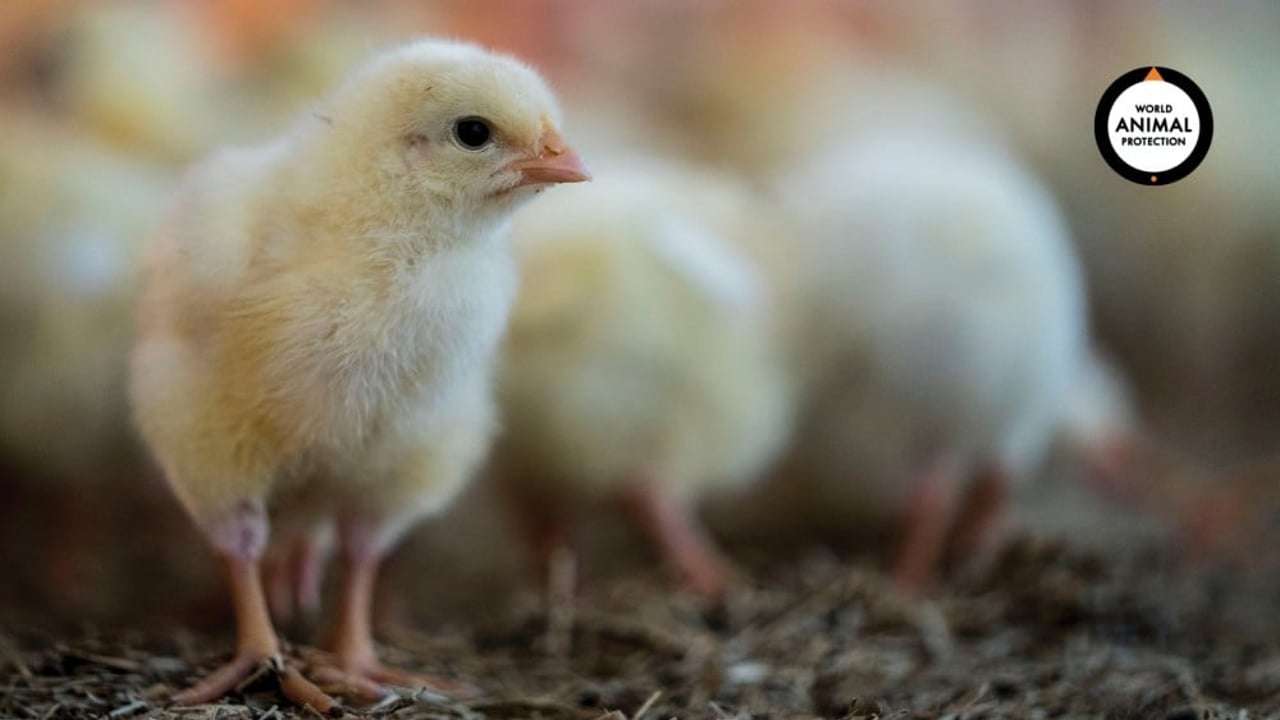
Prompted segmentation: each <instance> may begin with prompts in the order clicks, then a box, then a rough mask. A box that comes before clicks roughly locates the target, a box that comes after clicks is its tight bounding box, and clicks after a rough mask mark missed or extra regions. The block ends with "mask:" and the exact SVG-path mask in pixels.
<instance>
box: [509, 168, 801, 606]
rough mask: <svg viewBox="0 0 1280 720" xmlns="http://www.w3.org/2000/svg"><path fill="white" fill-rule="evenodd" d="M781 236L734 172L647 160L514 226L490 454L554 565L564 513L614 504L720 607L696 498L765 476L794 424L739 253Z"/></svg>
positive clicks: (720, 586)
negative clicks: (512, 303)
mask: <svg viewBox="0 0 1280 720" xmlns="http://www.w3.org/2000/svg"><path fill="white" fill-rule="evenodd" d="M770 231H771V226H770V224H769V222H768V219H767V218H764V217H762V213H761V212H760V211H759V208H758V204H756V203H755V201H754V199H753V198H752V197H751V196H750V195H749V194H747V193H746V192H744V191H743V189H742V188H740V187H738V186H737V185H735V184H733V183H732V182H730V181H729V180H727V179H726V178H723V177H719V176H716V175H712V174H708V173H701V172H697V171H694V170H692V169H689V168H684V167H680V166H677V165H667V164H660V163H646V162H644V161H641V160H635V159H633V160H628V161H623V162H619V163H618V164H617V165H616V166H614V171H613V172H607V171H605V172H601V173H600V180H598V181H597V182H595V183H593V184H592V185H591V186H583V187H577V188H573V189H571V190H569V191H566V192H561V193H558V194H557V195H556V196H555V197H553V198H549V199H548V201H547V202H544V203H540V204H538V205H536V206H534V207H532V208H529V209H528V210H527V211H524V212H523V213H522V214H521V215H520V216H519V217H518V218H517V221H516V226H515V233H514V237H515V245H516V249H517V253H518V256H519V258H520V262H521V269H522V285H521V289H520V295H519V298H518V300H517V303H516V309H515V311H514V314H513V316H512V324H511V328H510V334H509V336H508V339H507V342H506V346H505V353H504V356H503V358H504V359H503V367H502V375H501V382H500V398H501V401H502V407H503V412H504V415H503V418H504V420H503V423H504V432H503V433H502V434H501V436H500V439H499V443H498V449H497V451H496V456H497V464H498V468H499V469H498V472H499V476H500V477H501V479H502V480H503V481H504V482H505V483H506V485H505V487H506V488H508V489H509V490H510V491H511V493H512V495H513V497H514V499H515V505H516V507H518V508H519V509H520V510H521V512H522V514H523V519H524V520H525V521H527V529H528V530H529V532H530V534H531V536H532V540H533V542H534V544H535V546H538V547H539V548H540V551H541V553H542V557H541V558H540V559H541V560H542V561H543V562H544V563H549V561H550V557H551V555H552V553H553V552H554V551H555V549H557V547H563V546H564V544H565V538H564V536H563V532H562V529H561V519H562V516H563V515H564V514H566V513H569V512H573V511H578V512H583V511H585V510H587V509H588V508H593V507H594V508H598V507H599V505H600V504H601V503H602V502H616V503H619V504H620V505H621V506H622V507H623V508H625V509H626V510H627V511H628V512H629V514H630V515H631V516H632V517H633V519H634V520H635V522H636V523H637V524H638V526H639V527H640V529H641V530H642V531H643V532H644V533H645V534H646V535H647V536H648V538H649V539H650V540H651V541H652V542H653V543H654V544H655V546H657V547H658V548H659V550H660V552H661V554H662V555H663V556H664V558H665V559H666V560H667V561H668V562H669V563H670V564H671V566H672V567H673V568H674V569H675V570H677V571H678V572H679V573H680V575H681V576H682V578H683V579H684V582H685V584H686V585H687V587H688V588H689V589H690V590H691V591H692V592H693V593H695V594H696V595H697V596H699V597H700V598H702V599H704V600H709V601H715V600H716V599H718V598H720V597H721V595H722V594H723V592H724V591H725V587H726V582H727V576H726V569H725V566H724V562H723V561H722V560H721V559H720V557H719V554H718V553H717V551H716V550H715V549H714V547H713V545H712V544H711V542H710V541H709V539H708V538H707V537H706V536H705V534H704V532H703V531H702V529H701V527H700V525H699V523H698V522H697V520H696V518H695V516H694V512H693V508H694V505H695V503H697V501H699V500H700V499H702V498H703V497H705V496H706V495H707V494H708V493H710V492H712V491H714V490H717V489H723V488H733V487H737V486H741V485H743V484H744V483H746V482H749V481H750V480H752V479H753V478H755V477H757V476H759V474H760V473H761V471H762V470H763V469H764V466H765V465H766V464H767V463H768V462H769V461H770V460H771V459H772V458H773V457H774V456H775V454H776V453H777V452H778V450H779V449H780V448H781V446H782V443H783V442H784V440H785V439H786V437H787V433H788V429H789V425H790V423H789V420H790V415H791V412H790V410H791V403H790V392H789V388H788V383H787V377H786V375H785V373H784V367H783V365H782V363H781V358H780V356H779V353H778V342H777V337H776V336H775V335H774V332H775V325H774V318H773V315H772V307H771V306H772V304H773V302H772V298H771V296H770V290H769V287H768V285H767V284H766V282H765V279H764V278H763V277H762V275H761V272H760V269H759V268H758V267H756V266H755V265H754V264H753V261H752V259H751V258H750V257H749V256H748V255H747V254H746V253H744V252H743V250H742V249H741V248H742V247H744V246H745V245H744V243H746V242H747V239H748V238H749V236H751V235H753V234H758V235H759V236H760V239H761V240H763V241H769V242H781V237H780V234H770ZM544 569H547V568H545V567H544Z"/></svg>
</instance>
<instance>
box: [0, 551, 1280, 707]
mask: <svg viewBox="0 0 1280 720" xmlns="http://www.w3.org/2000/svg"><path fill="white" fill-rule="evenodd" d="M749 575H750V577H752V578H755V579H754V580H749V581H747V582H745V583H744V584H743V586H742V587H740V588H739V590H738V591H737V592H735V593H734V594H733V595H732V596H731V597H730V598H729V600H728V602H727V603H726V605H725V607H724V608H723V609H722V610H720V611H716V612H705V611H703V610H700V609H699V608H697V607H695V606H694V605H692V604H691V602H690V601H689V600H687V599H684V598H683V597H682V596H681V595H680V594H679V593H674V592H672V591H671V589H670V585H669V582H668V579H667V578H666V577H664V576H662V575H660V574H658V573H644V574H642V575H641V576H636V575H634V574H632V575H631V576H630V577H623V578H619V579H616V580H612V581H608V582H605V583H602V584H600V585H598V586H597V588H596V591H595V592H590V593H587V594H586V595H585V596H584V597H583V598H582V599H581V600H580V602H579V603H578V604H577V608H576V616H575V617H573V618H564V617H557V618H554V619H553V620H554V622H553V623H552V624H559V625H561V626H563V625H564V624H565V621H566V620H571V621H572V622H571V624H572V627H573V630H572V633H571V637H569V639H568V644H569V646H570V647H569V650H568V652H567V653H561V654H559V655H557V654H554V653H550V652H549V651H548V645H547V642H548V640H549V639H554V638H555V637H556V636H555V634H554V633H552V634H551V635H550V636H549V635H548V619H547V617H546V616H545V614H544V613H543V612H542V611H541V610H539V609H538V607H539V603H537V602H534V601H532V599H531V598H526V600H528V602H525V603H516V604H515V605H516V606H520V605H523V607H508V608H507V609H505V610H503V611H501V612H498V613H496V614H495V615H494V616H493V617H492V618H491V621H489V622H484V623H476V624H470V625H468V626H465V627H454V628H452V629H448V628H446V629H440V630H437V631H435V632H433V633H432V635H431V636H429V637H428V636H423V635H419V634H415V633H409V632H397V633H394V637H388V638H387V639H388V640H389V641H390V643H389V644H388V646H386V647H385V651H386V659H387V660H389V661H390V662H392V663H395V664H398V665H401V666H404V667H408V668H414V669H419V670H422V671H426V672H430V673H434V674H438V675H443V676H451V677H456V678H460V679H463V680H465V681H467V682H469V683H471V684H473V685H475V686H476V687H477V688H478V690H479V695H478V697H477V698H476V699H473V700H469V701H465V702H451V701H448V700H445V699H443V698H439V697H434V696H431V695H427V694H421V693H419V694H417V695H405V696H401V697H394V698H390V699H388V700H387V701H385V702H383V703H381V704H379V705H377V706H374V707H372V708H367V709H364V710H353V711H352V712H353V713H355V714H357V715H367V716H369V717H394V718H404V719H410V718H465V719H468V720H469V719H471V718H583V719H589V718H611V719H612V718H617V719H619V720H623V719H625V718H631V719H632V720H635V719H637V718H641V717H644V718H649V719H650V720H657V719H659V718H669V717H681V718H717V719H724V718H775V717H776V718H783V717H788V718H790V717H796V718H798V717H831V718H868V719H870V718H933V717H953V718H979V717H1011V718H1056V717H1105V718H1168V719H1169V720H1173V719H1175V718H1176V719H1179V720H1183V719H1185V720H1192V719H1193V718H1241V719H1243V718H1246V717H1247V718H1260V717H1280V642H1278V641H1280V628H1277V627H1276V623H1280V617H1276V616H1275V613H1273V612H1271V610H1272V609H1273V608H1274V607H1276V605H1275V602H1274V600H1275V599H1276V598H1277V597H1280V595H1278V594H1276V593H1275V588H1274V587H1269V586H1268V585H1267V582H1268V581H1266V580H1262V581H1258V582H1256V583H1252V584H1250V583H1246V582H1245V581H1244V580H1243V579H1242V578H1241V577H1239V576H1238V575H1236V574H1232V573H1219V574H1217V575H1214V574H1203V573H1201V574H1192V573H1188V572H1185V571H1183V570H1182V569H1179V568H1177V567H1175V566H1174V564H1173V563H1172V561H1171V560H1170V558H1169V557H1167V556H1166V555H1165V553H1164V552H1163V551H1161V550H1158V549H1153V548H1130V549H1129V550H1127V551H1123V552H1114V551H1113V552H1108V553H1107V554H1105V555H1103V554H1100V553H1098V552H1095V551H1090V550H1082V549H1075V548H1074V546H1069V545H1068V544H1066V543H1064V542H1059V541H1046V540H1031V539H1028V538H1022V539H1018V540H1015V541H1014V542H1013V543H1012V544H1011V545H1010V546H1009V547H1008V549H1007V550H1006V551H1005V552H1004V554H1003V555H1002V556H1001V557H1000V559H999V560H998V561H997V562H996V563H995V564H994V565H992V566H991V567H990V568H989V569H988V570H986V571H985V572H983V573H980V574H975V575H973V576H971V577H970V578H969V579H967V580H960V581H957V582H954V583H952V584H950V585H949V586H948V587H947V588H946V589H945V590H943V591H941V592H940V593H938V594H937V595H936V596H935V598H934V599H933V600H932V601H929V602H915V601H910V600H908V599H905V598H902V597H900V596H898V595H897V594H896V593H895V592H894V591H893V590H892V589H891V588H890V587H889V585H888V584H887V583H886V581H885V580H884V578H883V576H882V575H880V574H878V573H876V572H874V571H872V570H870V569H868V568H865V567H861V566H858V565H851V564H849V563H847V562H844V561H841V560H838V559H835V558H834V557H832V556H830V555H827V554H824V553H821V552H815V553H811V554H810V555H808V556H807V557H806V558H805V559H803V560H802V561H798V562H789V563H783V562H779V561H778V559H777V558H774V559H773V560H771V561H768V562H767V563H766V564H763V565H760V566H758V567H753V568H752V570H751V572H750V573H749ZM6 627H8V628H10V629H9V630H8V631H7V632H6V633H5V636H4V637H3V638H0V716H2V717H5V718H137V717H150V718H199V719H201V720H204V719H212V718H222V719H223V720H233V719H238V718H245V719H249V718H254V719H261V720H272V719H280V718H301V717H314V714H312V713H307V712H306V711H299V710H296V709H294V708H291V707H289V706H288V705H287V704H286V703H285V702H284V701H283V699H282V698H281V697H280V696H279V695H278V694H277V692H276V690H275V688H274V685H273V683H272V681H271V679H270V678H263V679H261V680H259V681H258V682H256V683H254V684H252V685H250V686H249V687H247V688H245V689H244V692H243V693H241V694H239V695H236V696H234V697H231V698H228V699H227V700H226V701H225V702H224V703H221V704H218V705H211V706H202V707H194V708H172V707H168V706H167V705H166V701H165V698H166V697H167V695H168V694H169V693H170V692H172V691H173V690H174V689H175V688H180V687H182V686H184V685H185V684H187V683H189V682H191V681H192V680H193V679H195V678H197V677H198V676H199V675H200V674H201V673H202V672H203V671H204V670H207V669H208V668H211V667H213V666H214V665H216V664H217V663H218V662H220V661H221V660H224V659H225V658H226V657H227V654H228V652H229V650H230V642H231V638H230V636H229V634H214V635H210V636H202V635H195V634H192V633H191V632H188V631H183V630H178V631H168V630H165V629H162V628H149V629H148V631H147V632H138V631H135V632H128V633H117V632H112V633H107V632H100V631H94V630H91V629H89V630H87V629H81V630H79V631H76V632H73V633H60V634H56V635H54V634H50V633H48V632H43V631H41V630H40V629H39V623H38V622H37V623H34V624H32V623H29V622H28V623H23V624H21V625H19V624H17V623H15V622H8V623H7V624H6ZM559 641H560V642H561V643H563V642H565V638H563V637H561V638H560V639H559Z"/></svg>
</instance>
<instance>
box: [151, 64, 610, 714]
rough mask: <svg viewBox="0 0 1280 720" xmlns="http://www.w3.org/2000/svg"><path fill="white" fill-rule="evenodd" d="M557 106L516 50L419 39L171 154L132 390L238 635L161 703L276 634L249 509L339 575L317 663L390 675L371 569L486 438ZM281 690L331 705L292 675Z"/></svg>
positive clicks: (253, 657)
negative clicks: (207, 151) (277, 123)
mask: <svg viewBox="0 0 1280 720" xmlns="http://www.w3.org/2000/svg"><path fill="white" fill-rule="evenodd" d="M559 122H560V111H559V109H558V106H557V103H556V100H555V98H554V97H553V95H552V93H551V91H550V90H549V89H548V87H547V86H546V84H545V83H544V82H543V80H542V79H541V78H540V77H539V76H538V75H537V74H536V73H535V72H534V71H533V70H531V69H530V68H528V67H527V66H525V65H523V64H521V63H519V62H517V61H515V60H513V59H511V58H509V57H506V56H501V55H495V54H491V53H489V52H487V51H485V50H482V49H481V48H478V47H476V46H473V45H468V44H463V43H456V42H446V41H437V40H422V41H418V42H415V43H412V44H409V45H406V46H403V47H400V48H398V49H394V50H391V51H388V52H385V53H383V54H381V55H378V56H376V57H374V58H372V59H371V60H370V61H369V62H368V63H367V64H365V65H364V66H363V67H361V68H360V69H359V70H358V71H356V72H355V73H353V74H352V75H351V76H350V77H349V78H348V79H347V80H346V81H345V82H343V83H342V84H341V85H340V86H339V87H338V88H337V89H336V90H335V91H334V92H333V93H332V94H331V95H330V96H329V97H328V98H327V99H326V100H325V101H324V102H323V103H322V104H321V105H320V107H318V108H317V109H315V110H309V111H307V112H305V113H303V114H302V115H301V116H300V117H299V118H298V120H297V122H296V124H295V125H294V126H293V127H292V128H290V129H289V130H288V131H287V132H286V133H285V134H284V135H283V136H281V137H279V138H277V139H275V140H273V141H271V142H268V143H266V144H263V145H259V146H255V147H246V148H235V149H227V150H223V151H221V152H219V153H217V154H215V155H214V156H212V157H211V158H209V159H208V160H206V161H204V162H203V163H201V164H199V165H198V166H196V167H195V168H194V169H192V170H191V172H190V174H189V175H188V177H187V178H186V180H185V182H184V183H183V186H182V189H181V192H180V194H179V197H178V199H177V201H176V203H175V204H174V206H173V210H172V213H171V214H170V216H169V217H168V220H167V223H166V225H165V227H164V228H163V230H162V232H160V233H159V234H158V236H157V237H156V238H155V240H154V242H153V243H152V244H151V245H150V247H149V248H148V257H147V265H146V268H145V278H144V290H143V293H142V296H141V302H140V308H139V337H138V341H137V345H136V347H135V350H134V355H133V363H132V398H133V401H134V405H135V408H136V414H137V420H138V424H139V426H140V428H141V430H142V434H143V435H144V436H145V438H146V440H147V442H148V443H149V444H150V446H151V448H152V449H153V450H154V452H155V455H156V456H157V457H158V459H159V461H160V464H161V465H162V467H163V470H164V472H165V474H166V476H167V477H168V481H169V483H170V485H171V486H172V488H173V490H174V492H175V494H176V495H177V497H178V499H179V500H180V501H181V503H182V504H183V505H184V506H185V508H186V509H187V510H188V511H189V513H190V514H191V517H192V518H193V519H194V520H195V522H196V524H197V525H198V526H199V527H200V528H201V530H203V532H204V533H205V534H206V535H207V537H208V539H209V541H210V543H211V544H212V545H213V548H214V550H215V551H216V552H217V553H218V554H219V555H221V556H222V558H223V559H224V560H225V562H226V566H227V570H228V577H229V579H230V587H231V593H232V597H233V600H234V606H235V610H236V619H237V624H238V626H239V643H238V651H237V654H236V657H235V659H233V660H232V661H231V662H230V663H228V664H227V665H225V666H224V667H222V668H221V669H219V670H217V671H215V672H214V673H213V674H212V675H210V676H209V677H208V678H206V679H205V680H204V681H202V682H201V683H199V684H198V685H196V686H195V687H193V688H191V689H189V690H187V691H185V692H183V693H181V694H180V695H179V696H178V698H177V699H178V700H179V701H180V702H187V703H191V702H200V701H206V700H209V699H212V698H216V697H219V696H221V695H223V694H225V693H226V692H228V691H230V690H231V689H232V688H233V687H235V686H236V685H237V684H238V683H239V682H240V681H241V680H243V679H244V678H245V677H246V676H248V675H250V674H251V673H252V672H253V671H254V669H255V667H256V666H258V665H259V664H260V663H262V662H263V661H265V660H267V659H269V658H273V657H274V656H276V655H278V653H279V652H280V645H279V642H278V640H277V637H276V634H275V632H274V629H273V627H272V624H271V619H270V617H269V615H268V613H267V609H266V603H265V599H264V596H263V589H262V585H261V580H260V579H259V575H258V570H259V567H258V566H259V560H260V558H261V557H262V554H263V551H264V549H265V547H266V546H267V542H268V537H269V535H270V532H269V528H270V523H269V519H268V518H269V515H274V516H276V517H277V518H281V519H283V520H285V521H287V522H289V523H291V524H292V523H297V524H305V523H306V522H312V523H316V524H320V523H323V522H325V521H327V520H332V521H333V523H334V525H335V527H336V530H337V535H338V547H339V552H340V554H341V558H342V560H343V563H344V566H345V578H344V591H343V599H342V602H341V604H340V612H339V616H338V621H337V627H336V630H335V633H334V641H333V645H332V650H333V652H334V657H335V661H336V667H335V668H330V670H332V672H329V673H325V674H324V677H327V678H331V679H334V678H336V679H341V680H342V681H343V682H344V683H346V684H348V685H352V684H354V685H355V686H357V687H366V688H367V687H369V686H370V685H371V684H372V683H376V682H379V681H386V682H397V683H398V682H401V681H402V680H404V679H405V678H404V677H403V674H399V673H395V672H392V671H388V670H386V669H385V668H383V667H382V666H381V665H380V664H379V663H378V660H377V658H376V656H375V651H374V647H373V643H372V639H371V637H370V630H369V617H368V616H369V606H370V598H371V595H372V592H373V587H374V580H375V576H376V572H377V567H378V564H379V561H380V559H381V558H382V557H383V555H384V554H385V552H386V551H387V550H388V548H389V547H391V546H392V545H393V544H394V543H395V542H396V540H397V538H399V537H400V535H401V534H402V533H403V532H404V531H405V530H406V529H408V528H409V527H410V526H411V525H412V524H413V523H414V522H415V521H416V520H418V519H419V518H421V517H422V516H424V515H426V514H429V513H432V512H435V511H438V510H440V509H441V508H442V507H444V506H445V505H446V504H447V503H448V502H449V500H450V499H451V498H452V497H453V496H454V494H455V493H456V492H457V491H458V490H459V488H460V487H461V486H462V485H463V483H464V481H465V480H466V479H467V477H468V475H469V474H470V471H471V469H472V467H473V466H474V465H475V464H476V462H478V460H479V459H480V457H481V455H482V454H483V452H484V450H485V448H486V445H487V443H488V438H489V434H490V430H491V427H492V425H493V417H492V415H493V410H492V407H491V400H490V379H489V375H490V373H489V369H490V365H491V359H492V356H493V352H494V350H495V348H496V345H497V343H498V340H499V336H500V335H501V333H502V330H503V328H504V326H505V323H506V319H507V314H508V310H509V306H510V304H511V301H512V300H513V298H514V295H515V289H516V275H515V268H514V264H513V261H512V258H511V256H510V250H509V247H508V244H507V242H506V233H505V230H506V227H507V225H508V222H509V218H510V215H511V213H512V212H513V211H514V210H515V209H516V207H518V206H519V205H520V204H522V203H523V202H525V201H526V200H528V199H529V198H530V197H532V195H533V194H534V193H536V192H537V191H538V190H539V189H540V188H544V187H546V186H547V185H548V184H550V183H562V182H578V181H582V180H585V179H587V173H586V171H585V169H584V168H583V166H582V163H581V161H580V160H579V158H578V156H577V155H576V154H575V153H574V152H572V151H571V150H570V149H569V148H568V147H567V146H566V145H565V144H564V141H563V140H562V139H561V138H560V135H559V133H558V131H557V125H558V124H559ZM317 678H318V679H320V678H321V676H320V675H317ZM282 688H283V690H284V691H285V693H286V694H287V695H288V696H289V697H290V698H292V699H293V700H295V701H297V702H300V703H309V704H311V705H312V706H313V707H316V708H317V709H320V710H322V711H323V710H326V709H330V708H332V707H333V706H334V702H333V700H332V699H331V698H330V697H328V696H327V695H326V694H324V693H323V692H321V691H320V690H319V689H318V688H317V687H316V686H314V685H313V684H311V683H310V682H309V681H308V680H306V679H304V678H303V677H302V676H301V675H300V674H299V673H298V672H297V671H296V670H293V669H286V670H285V671H284V675H283V678H282Z"/></svg>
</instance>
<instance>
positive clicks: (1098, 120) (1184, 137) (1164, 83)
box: [1093, 67, 1213, 185]
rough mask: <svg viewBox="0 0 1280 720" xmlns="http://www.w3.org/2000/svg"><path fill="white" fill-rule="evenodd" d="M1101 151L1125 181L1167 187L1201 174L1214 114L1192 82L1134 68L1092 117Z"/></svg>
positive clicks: (1169, 73) (1173, 74)
mask: <svg viewBox="0 0 1280 720" xmlns="http://www.w3.org/2000/svg"><path fill="white" fill-rule="evenodd" d="M1093 135H1094V138H1095V139H1096V140H1097V141H1098V151H1099V152H1101V153H1102V157H1103V159H1104V160H1106V161H1107V164H1108V165H1110V166H1111V169H1112V170H1115V171H1116V172H1117V173H1119V174H1120V176H1121V177H1123V178H1125V179H1126V180H1131V181H1133V182H1136V183H1139V184H1141V185H1168V184H1169V183H1173V182H1177V181H1179V180H1181V179H1182V178H1184V177H1186V176H1187V175H1189V174H1190V173H1191V171H1192V170H1195V169H1196V166H1198V165H1199V164H1200V162H1201V161H1202V160H1204V156H1205V155H1206V154H1208V152H1209V143H1210V142H1211V141H1212V140H1213V112H1212V111H1211V110H1210V109H1209V101H1208V99H1206V98H1205V96H1204V93H1203V92H1201V91H1200V88H1199V86H1197V85H1196V84H1195V83H1194V82H1192V81H1191V78H1189V77H1187V76H1186V75H1183V74H1182V73H1180V72H1178V71H1177V70H1173V69H1170V68H1167V67H1143V68H1135V69H1133V70H1130V71H1129V72H1127V73H1125V74H1124V75H1121V76H1120V77H1119V78H1117V79H1116V81H1115V82H1113V83H1111V87H1108V88H1107V91H1106V92H1105V93H1103V94H1102V100H1101V101H1100V102H1099V103H1098V110H1097V112H1096V113H1094V116H1093Z"/></svg>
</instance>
